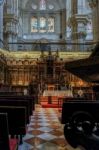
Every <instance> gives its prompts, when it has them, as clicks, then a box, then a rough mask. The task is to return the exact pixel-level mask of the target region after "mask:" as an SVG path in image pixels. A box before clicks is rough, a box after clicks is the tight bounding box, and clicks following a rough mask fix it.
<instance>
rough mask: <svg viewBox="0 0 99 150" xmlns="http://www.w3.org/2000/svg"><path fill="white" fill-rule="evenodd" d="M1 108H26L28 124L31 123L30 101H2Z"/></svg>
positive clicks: (0, 100) (0, 101)
mask: <svg viewBox="0 0 99 150" xmlns="http://www.w3.org/2000/svg"><path fill="white" fill-rule="evenodd" d="M0 105H1V106H12V107H18V106H20V107H21V106H22V107H26V123H27V124H28V123H29V117H30V115H31V110H30V105H29V101H27V100H16V99H15V100H13V99H7V98H6V99H0Z"/></svg>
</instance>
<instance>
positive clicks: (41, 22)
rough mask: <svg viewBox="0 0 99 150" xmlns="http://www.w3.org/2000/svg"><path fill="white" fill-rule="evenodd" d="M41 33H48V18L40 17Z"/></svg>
mask: <svg viewBox="0 0 99 150" xmlns="http://www.w3.org/2000/svg"><path fill="white" fill-rule="evenodd" d="M39 31H40V32H41V33H44V32H46V18H45V17H40V30H39Z"/></svg>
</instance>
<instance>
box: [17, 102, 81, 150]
mask: <svg viewBox="0 0 99 150" xmlns="http://www.w3.org/2000/svg"><path fill="white" fill-rule="evenodd" d="M60 117H61V113H60V112H59V111H58V109H57V108H42V107H41V105H36V108H35V111H34V112H33V116H31V120H30V124H29V125H28V126H27V133H26V135H25V136H24V137H23V144H22V145H20V146H19V148H18V150H73V148H72V147H71V146H70V145H69V144H68V143H67V142H66V140H65V138H64V134H63V127H64V125H62V124H61V123H60ZM76 150H81V149H80V148H76Z"/></svg>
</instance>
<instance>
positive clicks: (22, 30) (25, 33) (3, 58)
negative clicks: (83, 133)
mask: <svg viewBox="0 0 99 150" xmlns="http://www.w3.org/2000/svg"><path fill="white" fill-rule="evenodd" d="M98 25H99V0H0V114H1V117H0V120H1V121H2V113H5V112H6V113H9V114H10V113H11V114H13V113H15V116H16V118H17V115H16V114H17V113H19V112H20V116H21V113H23V111H22V112H21V110H17V109H16V107H18V109H19V103H18V104H15V102H14V103H13V102H9V104H8V101H11V100H12V99H14V100H15V101H17V99H18V100H19V99H20V100H21V99H22V100H23V99H24V100H25V101H26V99H28V101H29V100H30V99H31V98H32V99H33V100H31V101H34V102H33V104H32V105H33V108H32V109H33V114H31V117H30V116H29V121H26V123H25V126H26V132H25V131H24V132H23V133H22V137H21V138H20V139H21V140H20V141H21V142H19V138H18V136H19V133H20V132H19V133H17V131H15V132H14V130H13V132H12V130H11V128H15V127H12V126H13V125H12V123H9V122H11V121H9V120H10V119H12V122H13V118H10V119H9V116H10V115H11V114H10V115H8V116H6V117H7V119H6V120H7V121H8V125H9V127H8V128H9V134H8V138H9V137H10V136H11V138H10V139H11V140H12V141H11V142H12V143H13V137H14V139H17V146H16V147H14V149H11V147H10V148H9V145H11V144H9V143H8V144H5V143H4V142H5V141H4V140H3V144H2V142H1V141H0V142H1V144H0V149H1V150H50V149H51V150H73V149H77V150H83V149H85V150H98V149H99V148H97V147H99V141H98V139H95V140H94V141H95V142H96V143H98V144H93V143H90V142H89V139H88V141H87V144H85V145H84V144H82V143H84V142H81V141H79V142H80V144H78V145H77V141H76V142H75V140H74V142H73V143H72V142H70V141H73V140H72V139H71V138H70V141H69V140H68V137H69V136H68V135H66V134H65V137H63V136H64V133H63V131H64V132H65V131H66V133H67V134H68V133H69V132H70V131H67V128H66V127H67V126H66V125H65V128H64V127H63V126H64V124H66V122H65V121H64V118H65V116H64V114H63V113H65V114H67V115H68V114H69V112H68V111H66V112H65V111H64V107H66V106H67V105H68V101H69V100H73V99H74V101H77V100H78V99H79V101H81V102H82V100H84V101H85V100H86V101H96V100H98V96H99V69H98V68H99V66H98V65H99V60H98V58H99V52H98V49H99V27H98ZM3 100H4V101H7V102H6V105H5V104H4V102H2V101H3ZM66 102H67V105H66V106H65V104H63V103H66ZM12 103H13V104H12ZM16 103H17V102H16ZM10 104H11V105H10ZM30 104H31V103H30ZM30 104H29V105H30ZM17 105H18V106H17ZM24 105H25V102H24V104H22V103H21V102H20V107H23V106H24ZM89 105H90V104H89ZM89 105H88V107H89V109H91V106H89ZM12 106H13V108H14V111H13V110H12V109H10V107H11V108H12ZM15 106H16V107H15ZM3 107H4V110H3ZM7 107H9V110H8V108H7ZM24 107H25V106H24ZM29 107H30V106H29ZM34 107H35V108H34ZM68 107H69V106H68ZM68 107H67V109H68ZM75 107H76V106H75ZM84 107H85V106H84ZM95 107H96V105H95ZM77 108H78V107H77ZM6 109H7V110H6ZM70 109H73V108H72V107H71V108H70ZM82 109H84V108H83V107H82ZM10 110H11V112H10ZM17 111H18V112H17ZM89 112H90V111H89ZM92 113H93V112H92ZM96 113H98V110H97V112H96ZM49 115H50V116H49ZM13 116H14V114H13ZM27 116H28V115H27ZM61 116H62V117H63V118H62V123H63V124H62V123H61V121H60V120H61V119H60V118H61ZM95 116H96V114H95ZM11 117H12V116H11ZM40 118H41V119H42V120H43V121H44V119H46V121H45V122H40ZM57 118H58V119H59V120H57ZM96 118H98V119H97V120H98V121H99V117H98V116H96ZM18 119H19V120H18V122H21V121H20V118H18ZM25 119H26V118H25ZM76 119H78V118H76ZM27 120H28V119H27ZM1 121H0V124H1ZM55 121H56V122H55ZM95 121H96V120H95ZM15 122H16V120H15ZM87 122H88V121H87ZM22 123H23V122H22ZM20 124H21V123H20ZM97 124H98V125H97V126H98V127H97V128H98V129H97V130H99V123H97ZM10 125H12V126H11V127H10ZM14 126H15V125H14ZM16 127H17V125H16ZM59 128H60V130H58V129H59ZM0 130H1V131H2V124H1V125H0ZM20 130H21V129H20ZM20 130H19V131H20ZM24 130H25V129H24ZM1 131H0V132H1ZM22 131H23V130H22ZM72 132H74V131H72ZM98 132H99V131H98ZM12 133H13V134H14V133H15V136H16V137H17V138H15V136H13V134H12ZM17 134H18V135H17ZM98 134H99V133H98ZM9 135H10V136H9ZM23 135H24V136H23ZM69 135H71V136H72V134H71V133H69ZM88 135H89V134H88ZM77 136H78V137H79V135H78V134H77ZM75 137H76V136H73V138H74V139H75ZM66 138H67V140H66ZM80 138H82V137H80ZM98 138H99V137H98ZM1 139H2V138H1V136H0V140H1ZM6 139H7V138H6ZM97 141H98V142H97ZM79 142H78V143H79ZM20 143H21V144H20ZM74 143H76V145H77V146H76V147H75V144H74ZM85 143H86V142H85ZM92 144H93V145H96V146H93V147H91V146H89V145H92ZM2 145H3V146H4V145H8V147H2ZM12 145H14V144H12ZM79 145H80V146H79Z"/></svg>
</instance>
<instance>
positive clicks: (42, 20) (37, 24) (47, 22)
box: [31, 17, 55, 33]
mask: <svg viewBox="0 0 99 150" xmlns="http://www.w3.org/2000/svg"><path fill="white" fill-rule="evenodd" d="M54 25H55V18H54V17H48V18H47V17H38V18H37V17H32V18H31V32H32V33H36V32H39V33H45V32H47V33H53V32H54V30H55V29H54V28H55V27H54Z"/></svg>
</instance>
